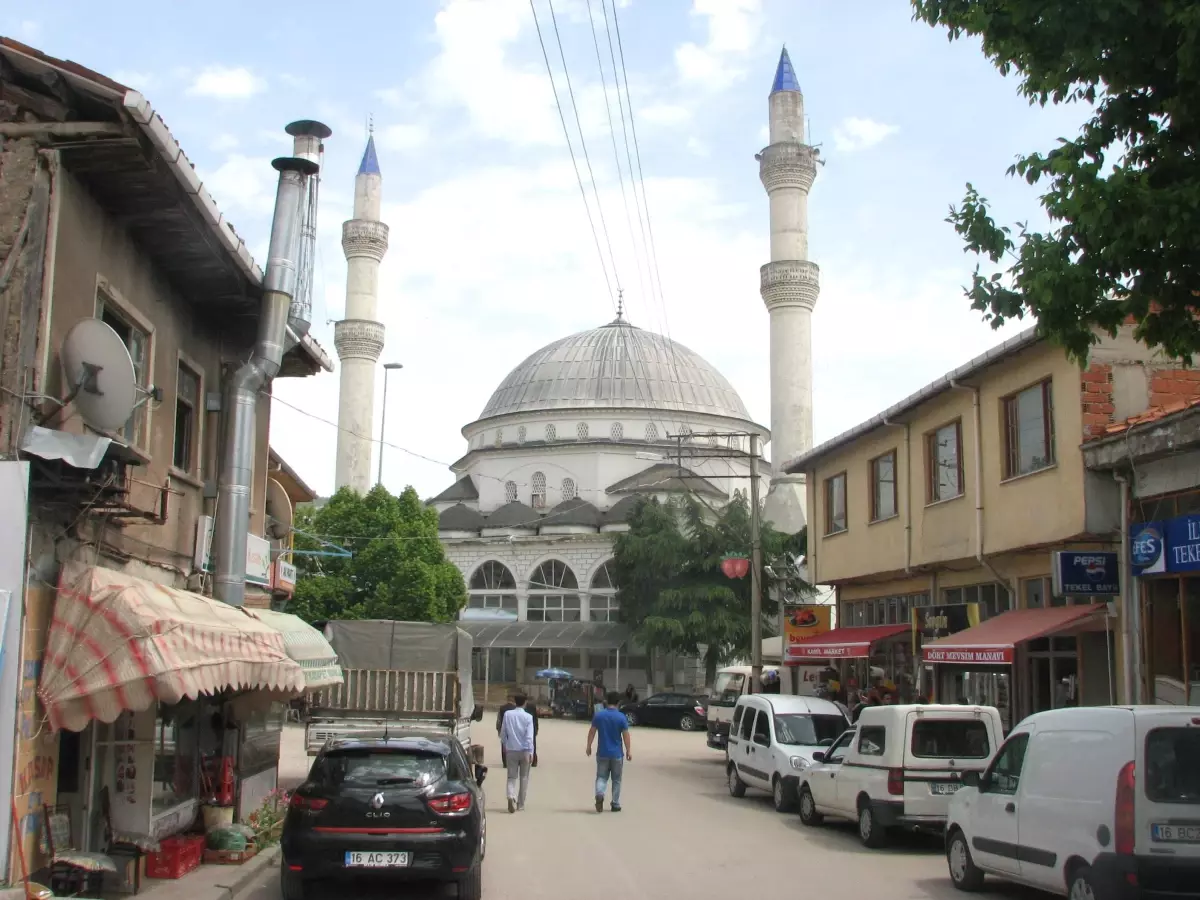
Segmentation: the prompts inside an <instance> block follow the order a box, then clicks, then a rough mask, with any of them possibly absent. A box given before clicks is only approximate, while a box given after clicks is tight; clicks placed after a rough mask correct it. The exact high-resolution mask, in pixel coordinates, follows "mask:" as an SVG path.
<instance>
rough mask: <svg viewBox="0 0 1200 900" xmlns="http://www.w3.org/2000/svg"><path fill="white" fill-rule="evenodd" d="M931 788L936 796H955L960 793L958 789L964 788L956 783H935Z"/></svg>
mask: <svg viewBox="0 0 1200 900" xmlns="http://www.w3.org/2000/svg"><path fill="white" fill-rule="evenodd" d="M930 787H932V788H933V792H934V793H935V794H954V793H957V792H958V789H959V788H960V787H962V785H961V784H959V783H958V782H956V781H947V782H941V781H935V782H934V783H933V784H932V785H930Z"/></svg>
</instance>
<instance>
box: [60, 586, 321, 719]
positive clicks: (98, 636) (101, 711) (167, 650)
mask: <svg viewBox="0 0 1200 900" xmlns="http://www.w3.org/2000/svg"><path fill="white" fill-rule="evenodd" d="M225 689H234V690H250V689H262V690H270V691H274V692H277V693H279V694H281V695H282V696H299V695H300V694H301V693H303V692H304V689H305V678H304V672H303V670H302V669H301V668H300V666H299V665H298V664H297V663H296V662H295V661H294V660H292V659H291V658H290V657H289V656H288V653H287V649H286V647H285V644H284V636H283V635H282V634H281V633H280V632H279V631H277V630H276V629H274V628H272V627H270V626H269V625H267V624H266V623H265V622H262V621H260V620H259V619H257V618H255V617H253V616H252V615H250V614H249V613H248V612H246V611H244V610H241V609H237V608H235V607H232V606H228V605H226V604H224V603H221V602H219V601H216V600H210V599H208V598H207V597H201V596H200V595H199V594H192V593H188V592H187V591H179V590H175V589H174V588H168V587H164V586H162V585H159V584H155V583H153V582H150V581H146V580H145V579H142V578H136V577H134V576H132V575H126V574H124V573H122V572H118V571H116V570H114V569H105V568H100V567H96V566H85V565H82V564H79V563H70V564H68V565H66V566H64V567H63V571H62V576H61V577H60V579H59V586H58V597H57V599H56V600H55V604H54V618H53V619H52V620H51V622H50V631H49V634H48V635H47V641H46V653H45V657H44V660H43V663H42V676H41V680H40V683H39V687H38V695H39V696H40V697H41V699H42V703H43V704H44V705H45V707H46V714H47V717H48V718H49V724H50V728H51V730H52V731H58V730H59V729H62V728H66V729H68V730H70V731H81V730H82V729H83V728H84V727H86V726H87V724H88V722H89V721H90V720H92V719H97V720H99V721H101V722H112V721H113V720H114V719H116V718H117V716H119V715H120V714H121V712H122V710H126V709H129V710H142V709H146V708H148V707H149V706H150V705H151V704H153V703H155V702H156V701H161V702H163V703H178V702H180V701H181V700H182V699H183V698H184V697H196V696H198V695H200V694H215V693H217V692H219V691H222V690H225Z"/></svg>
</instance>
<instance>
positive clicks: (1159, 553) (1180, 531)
mask: <svg viewBox="0 0 1200 900" xmlns="http://www.w3.org/2000/svg"><path fill="white" fill-rule="evenodd" d="M1129 556H1130V560H1129V561H1130V563H1132V565H1133V574H1134V575H1158V574H1161V573H1164V572H1196V571H1200V515H1190V516H1176V517H1175V518H1173V519H1166V520H1163V521H1160V522H1139V523H1138V524H1137V525H1134V526H1133V527H1132V528H1131V529H1130V532H1129Z"/></svg>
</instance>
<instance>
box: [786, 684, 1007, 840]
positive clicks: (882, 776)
mask: <svg viewBox="0 0 1200 900" xmlns="http://www.w3.org/2000/svg"><path fill="white" fill-rule="evenodd" d="M1003 737H1004V727H1003V724H1002V722H1001V719H1000V712H999V711H998V710H997V709H996V708H995V707H994V706H961V705H959V706H951V705H945V704H920V705H907V706H868V707H866V708H865V709H863V711H862V713H861V715H859V718H858V722H857V723H856V725H855V726H854V728H853V729H852V730H851V731H849V732H847V733H846V734H844V735H843V736H842V737H840V738H839V739H838V740H837V742H836V743H835V744H834V745H833V746H832V747H830V748H829V749H828V750H826V751H824V752H822V753H819V754H816V755H815V756H814V760H815V761H814V764H813V765H812V766H809V767H808V768H806V769H804V770H803V771H802V772H799V773H798V784H797V785H796V791H797V793H798V796H799V803H800V820H801V821H802V822H804V824H805V825H819V824H820V823H821V821H822V819H824V818H825V817H826V816H830V817H833V818H838V819H847V820H849V821H852V822H857V823H858V836H859V839H860V840H861V841H862V842H863V844H865V845H866V846H868V847H882V846H883V845H884V844H886V843H887V832H888V829H889V828H893V827H897V826H900V827H910V828H911V827H916V828H931V829H941V828H942V827H943V826H944V825H945V824H946V816H947V814H948V811H949V806H950V798H951V797H952V796H953V795H954V793H955V792H956V791H958V789H959V788H960V787H961V785H962V781H961V777H962V775H963V773H964V772H970V771H974V772H975V773H976V774H978V773H979V772H981V771H983V769H984V768H985V767H986V766H987V764H988V761H989V760H990V759H991V757H992V754H993V753H995V752H996V748H997V747H999V746H1000V743H1001V741H1002V740H1003Z"/></svg>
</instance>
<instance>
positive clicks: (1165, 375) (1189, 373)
mask: <svg viewBox="0 0 1200 900" xmlns="http://www.w3.org/2000/svg"><path fill="white" fill-rule="evenodd" d="M1197 397H1200V369H1157V370H1155V371H1153V372H1152V373H1151V375H1150V406H1151V407H1165V406H1171V405H1172V404H1174V403H1181V402H1182V403H1185V402H1187V401H1189V400H1194V399H1196V398H1197Z"/></svg>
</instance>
